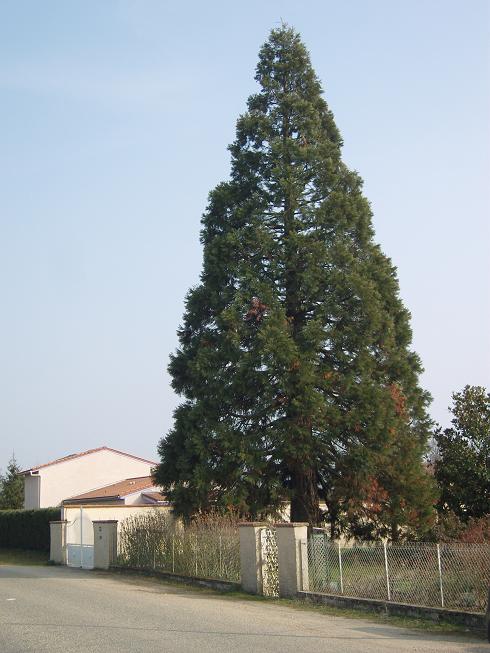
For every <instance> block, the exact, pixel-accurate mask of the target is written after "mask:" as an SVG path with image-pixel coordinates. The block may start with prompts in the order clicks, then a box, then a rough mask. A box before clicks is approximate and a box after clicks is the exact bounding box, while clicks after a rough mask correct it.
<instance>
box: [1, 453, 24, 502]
mask: <svg viewBox="0 0 490 653" xmlns="http://www.w3.org/2000/svg"><path fill="white" fill-rule="evenodd" d="M20 471H21V470H20V467H19V466H18V465H17V461H16V460H15V456H14V455H13V454H12V458H11V459H10V461H9V463H8V465H7V473H6V474H5V476H1V475H0V510H9V509H10V510H16V509H19V508H23V507H24V479H23V478H22V476H19V473H20Z"/></svg>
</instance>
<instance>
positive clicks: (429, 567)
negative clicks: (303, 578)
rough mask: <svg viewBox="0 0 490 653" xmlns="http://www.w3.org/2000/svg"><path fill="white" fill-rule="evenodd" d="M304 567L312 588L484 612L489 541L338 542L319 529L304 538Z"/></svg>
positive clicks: (489, 566) (489, 567)
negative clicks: (306, 538) (475, 542)
mask: <svg viewBox="0 0 490 653" xmlns="http://www.w3.org/2000/svg"><path fill="white" fill-rule="evenodd" d="M308 568H309V589H310V591H312V592H321V593H325V594H344V595H346V596H353V597H358V598H367V599H383V600H388V601H396V602H398V603H408V604H412V605H424V606H429V607H434V606H438V607H441V606H442V607H447V608H457V609H459V610H469V611H475V612H484V611H485V607H486V600H487V594H488V587H489V585H490V545H484V544H440V545H438V544H432V543H406V544H400V545H394V544H390V545H385V544H382V543H377V544H362V545H359V546H357V545H350V546H341V545H339V544H337V543H335V544H334V543H332V542H331V541H330V540H328V539H327V537H326V535H325V534H323V533H320V534H313V535H312V536H311V537H310V538H309V540H308Z"/></svg>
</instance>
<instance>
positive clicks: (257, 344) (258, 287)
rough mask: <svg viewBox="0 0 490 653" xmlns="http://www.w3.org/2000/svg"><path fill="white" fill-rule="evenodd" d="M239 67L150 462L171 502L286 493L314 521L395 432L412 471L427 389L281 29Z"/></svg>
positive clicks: (220, 501)
mask: <svg viewBox="0 0 490 653" xmlns="http://www.w3.org/2000/svg"><path fill="white" fill-rule="evenodd" d="M255 79H256V81H257V82H258V84H259V86H260V89H259V92H258V93H257V94H256V95H252V96H251V97H250V98H249V100H248V110H247V111H246V113H244V114H243V115H242V116H240V117H239V119H238V122H237V129H236V140H235V141H234V143H233V144H232V145H231V146H230V148H229V149H230V152H231V159H232V161H231V178H230V180H229V181H227V182H224V183H221V184H219V185H218V186H217V187H216V188H215V189H214V190H213V191H212V192H211V193H210V196H209V204H208V207H207V210H206V212H205V214H204V216H203V219H202V224H203V228H202V232H201V242H202V244H203V246H204V264H203V270H202V274H201V281H200V284H199V285H198V286H197V287H195V288H193V289H192V290H191V291H190V292H189V294H188V296H187V302H186V311H185V315H184V320H183V324H182V326H181V327H180V329H179V332H178V335H179V340H180V347H179V349H178V350H177V352H176V354H175V355H173V356H172V358H171V362H170V365H169V371H170V374H171V376H172V379H173V381H172V385H173V388H174V389H175V390H176V392H177V393H179V394H180V395H181V396H183V398H184V401H183V403H181V405H180V406H179V407H178V408H177V410H176V412H175V424H174V428H173V429H172V430H171V431H170V432H169V433H168V435H167V436H166V437H164V438H163V439H162V441H161V442H160V445H159V453H160V456H161V460H162V462H161V464H160V465H159V467H158V468H157V470H156V473H155V476H156V480H157V481H158V482H159V483H160V484H161V485H163V487H164V488H165V489H166V491H167V493H168V495H169V498H170V499H171V500H172V501H173V502H174V505H175V509H176V512H177V513H180V514H183V515H185V516H190V515H192V513H194V512H196V511H199V510H206V509H209V508H210V507H211V506H222V507H226V506H230V505H233V506H237V507H238V508H239V509H240V510H242V511H243V512H244V513H248V514H250V515H253V516H257V515H261V514H263V513H265V512H268V511H270V510H273V509H274V508H275V507H277V506H279V505H280V504H281V502H282V501H284V500H285V499H290V500H291V519H292V520H294V521H308V522H310V523H317V522H318V521H319V520H320V518H321V515H320V511H319V500H320V499H324V500H325V501H326V502H327V506H328V509H329V517H330V519H332V520H333V521H335V519H336V516H337V515H338V514H339V511H341V510H345V508H346V504H347V502H348V501H349V500H350V499H351V497H350V496H349V493H350V492H352V491H353V487H355V486H356V484H357V485H358V486H359V487H358V493H357V496H361V494H362V491H364V490H363V488H365V487H367V486H368V485H369V484H372V480H373V478H377V476H378V473H379V472H380V471H381V470H383V469H384V473H385V476H386V474H387V473H388V472H387V469H386V468H385V467H384V465H383V460H386V459H387V458H386V457H387V456H390V457H391V458H393V455H396V447H397V444H396V443H397V438H400V441H401V439H403V438H405V439H406V438H408V439H409V440H410V443H411V444H410V447H403V451H404V452H406V451H410V455H411V456H412V461H411V463H413V465H412V466H415V467H416V468H417V466H418V469H420V474H419V476H420V480H421V482H422V483H425V479H424V478H423V472H422V467H421V463H420V459H421V455H422V452H423V450H424V447H425V443H426V440H427V436H428V427H429V421H428V418H427V415H426V405H427V403H428V400H429V398H428V395H427V394H425V393H424V392H423V391H422V390H421V389H420V387H419V385H418V374H419V372H420V371H421V367H420V363H419V359H418V357H417V355H416V354H414V353H413V352H412V351H411V350H410V343H411V330H410V326H409V314H408V312H407V311H406V309H405V308H404V306H403V305H402V302H401V300H400V298H399V291H398V281H397V277H396V270H395V268H394V267H393V266H392V264H391V262H390V260H389V259H388V258H386V257H385V256H384V255H383V254H382V252H381V250H380V248H379V247H378V246H377V245H376V244H375V243H374V242H373V228H372V225H371V210H370V206H369V203H368V201H367V200H366V199H365V198H364V197H363V195H362V192H361V188H362V181H361V179H360V178H359V176H358V175H357V174H356V173H355V172H352V171H350V170H349V169H348V168H347V167H346V165H345V164H344V163H343V162H342V160H341V146H342V139H341V136H340V134H339V132H338V130H337V127H336V125H335V122H334V119H333V115H332V113H331V111H330V110H329V108H328V106H327V104H326V102H325V100H324V99H323V97H322V90H321V87H320V83H319V81H318V79H317V77H316V75H315V72H314V71H313V68H312V66H311V64H310V60H309V55H308V52H307V50H306V49H305V47H304V46H303V44H302V43H301V40H300V38H299V35H298V34H297V33H296V32H295V31H294V30H292V29H290V28H289V27H287V26H283V27H281V28H280V29H276V30H273V31H272V32H271V34H270V38H269V40H268V41H267V42H266V43H265V44H264V45H263V47H262V49H261V50H260V54H259V62H258V65H257V69H256V77H255ZM400 451H401V449H400ZM400 455H401V453H400ZM391 467H392V468H393V465H392V466H391ZM346 476H349V477H350V478H354V479H355V483H353V484H352V483H350V484H348V487H349V490H348V491H347V490H346V488H347V484H346V483H345V479H346ZM412 476H413V475H412ZM411 480H412V481H413V477H412V479H411ZM412 507H413V509H414V510H418V508H421V507H422V506H412Z"/></svg>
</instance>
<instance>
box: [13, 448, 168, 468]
mask: <svg viewBox="0 0 490 653" xmlns="http://www.w3.org/2000/svg"><path fill="white" fill-rule="evenodd" d="M97 451H112V452H113V453H118V454H120V455H121V456H127V457H128V458H134V459H135V460H141V462H144V463H150V464H151V465H157V464H158V463H156V462H155V461H154V460H146V458H140V457H139V456H133V454H130V453H126V452H125V451H119V450H118V449H112V447H97V449H88V450H87V451H82V452H80V453H72V454H70V455H69V456H63V458H57V459H56V460H52V461H51V462H49V463H44V464H43V465H36V466H35V467H31V468H30V469H25V470H24V471H22V472H20V473H21V474H27V473H28V472H35V471H37V470H38V469H42V468H43V467H50V466H51V465H58V463H64V462H66V461H67V460H73V459H75V458H81V457H82V456H88V454H91V453H96V452H97Z"/></svg>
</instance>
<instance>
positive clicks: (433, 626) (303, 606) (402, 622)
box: [107, 569, 485, 639]
mask: <svg viewBox="0 0 490 653" xmlns="http://www.w3.org/2000/svg"><path fill="white" fill-rule="evenodd" d="M107 573H110V574H115V575H119V576H120V577H122V578H125V579H129V578H130V579H132V580H133V581H135V580H145V581H146V582H154V583H157V584H159V585H167V586H169V585H170V586H172V587H175V588H179V589H181V590H188V591H192V592H199V593H203V594H208V595H212V596H218V597H219V598H220V599H223V600H225V601H233V600H240V601H255V602H261V603H265V604H267V605H277V606H280V607H283V608H284V607H288V608H292V609H294V610H300V611H307V612H315V613H317V614H323V615H325V616H330V617H343V618H347V619H363V620H366V621H371V622H375V623H380V624H385V625H387V626H394V627H400V628H407V629H411V630H418V631H424V632H426V633H433V634H435V635H464V636H466V637H468V636H471V637H476V638H481V639H485V633H483V632H481V633H480V632H478V631H474V630H471V631H470V630H469V629H468V628H466V627H465V626H460V625H457V624H452V623H449V622H444V621H441V622H439V623H435V622H434V621H431V620H430V619H423V618H414V617H400V616H396V615H389V614H380V613H379V612H374V611H373V612H367V611H365V610H355V609H349V608H336V607H331V606H328V605H320V604H317V603H313V602H311V601H302V600H299V599H274V598H268V597H265V596H255V595H253V594H246V593H245V592H235V591H227V592H220V591H219V590H215V589H211V588H207V587H200V586H196V585H191V584H189V583H182V582H179V581H176V580H167V579H162V578H158V576H155V575H153V574H152V572H151V571H148V572H142V573H141V574H140V573H138V572H134V571H132V572H131V573H128V574H126V573H125V571H124V570H123V569H118V570H113V571H109V572H107Z"/></svg>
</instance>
